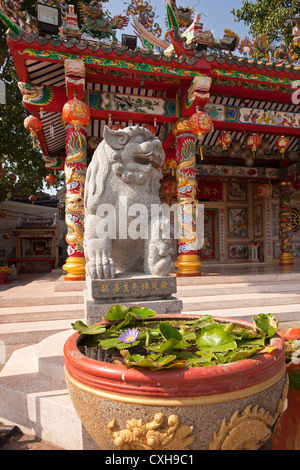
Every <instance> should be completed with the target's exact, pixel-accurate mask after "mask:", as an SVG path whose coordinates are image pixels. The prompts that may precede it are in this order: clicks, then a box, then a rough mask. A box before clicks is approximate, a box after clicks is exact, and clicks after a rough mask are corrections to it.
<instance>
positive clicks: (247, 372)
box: [64, 315, 285, 398]
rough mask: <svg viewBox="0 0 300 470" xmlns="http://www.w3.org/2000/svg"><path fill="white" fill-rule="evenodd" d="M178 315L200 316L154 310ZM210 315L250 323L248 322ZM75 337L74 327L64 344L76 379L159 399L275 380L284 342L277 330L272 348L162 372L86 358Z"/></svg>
mask: <svg viewBox="0 0 300 470" xmlns="http://www.w3.org/2000/svg"><path fill="white" fill-rule="evenodd" d="M178 317H180V318H181V319H183V320H189V319H194V318H199V315H194V316H193V315H189V316H184V317H182V316H180V315H157V316H156V317H155V319H158V320H166V319H170V318H172V319H174V318H178ZM214 318H215V319H216V320H220V321H222V322H226V323H230V322H235V323H238V324H239V325H241V326H245V327H250V328H253V325H252V324H251V323H249V322H245V321H240V320H236V319H229V318H223V317H214ZM152 320H153V319H152ZM101 323H102V324H103V323H106V322H101ZM80 336H81V335H80V334H79V333H78V332H77V333H74V334H73V335H72V336H71V337H70V338H69V339H68V340H67V341H66V343H65V345H64V358H65V369H66V372H67V374H68V375H69V376H70V377H72V378H73V379H75V381H77V382H79V383H81V384H83V385H85V386H87V387H92V388H93V389H96V390H102V391H106V392H112V393H120V394H124V395H131V396H132V395H134V396H149V397H164V398H168V397H172V398H174V397H178V398H181V397H197V396H208V395H218V394H226V393H231V392H236V391H238V390H243V389H248V388H251V387H254V388H255V387H256V386H258V385H259V384H262V383H268V382H270V383H271V382H274V383H275V382H276V381H277V380H279V379H280V377H281V376H282V375H283V374H284V372H285V343H284V340H283V339H282V338H281V337H280V336H279V335H276V336H274V337H273V338H272V339H271V346H273V347H275V348H276V349H275V350H274V351H272V352H271V353H269V354H262V353H261V354H258V355H256V356H254V357H252V358H250V359H243V360H240V361H237V362H233V363H230V364H223V365H217V366H206V367H194V368H190V369H167V370H163V371H151V370H149V369H142V368H137V369H133V368H130V369H128V368H126V367H125V366H121V365H117V364H108V363H105V362H101V361H98V360H95V359H91V358H89V357H87V356H85V355H84V354H82V353H81V352H80V351H79V349H78V341H79V339H80Z"/></svg>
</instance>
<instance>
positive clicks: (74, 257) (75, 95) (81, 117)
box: [62, 59, 90, 281]
mask: <svg viewBox="0 0 300 470" xmlns="http://www.w3.org/2000/svg"><path fill="white" fill-rule="evenodd" d="M65 77H66V91H67V98H68V101H67V102H66V103H65V105H64V107H63V110H62V120H63V122H64V124H65V126H66V133H67V135H66V160H65V181H66V203H65V211H66V216H65V217H66V219H65V220H66V225H67V227H68V233H67V236H66V241H67V243H68V249H67V252H68V258H67V260H66V263H65V264H64V266H63V268H64V269H65V270H66V271H67V275H66V276H65V280H66V281H82V280H85V257H84V244H83V235H84V185H85V178H86V168H87V141H86V126H87V125H88V123H89V120H90V110H89V107H88V106H87V105H86V104H85V102H84V101H83V100H84V97H85V68H84V62H83V61H82V60H77V59H76V60H73V59H66V60H65Z"/></svg>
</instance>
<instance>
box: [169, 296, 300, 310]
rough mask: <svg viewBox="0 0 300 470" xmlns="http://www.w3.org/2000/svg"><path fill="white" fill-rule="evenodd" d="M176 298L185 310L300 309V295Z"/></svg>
mask: <svg viewBox="0 0 300 470" xmlns="http://www.w3.org/2000/svg"><path fill="white" fill-rule="evenodd" d="M176 296H177V297H178V298H179V299H181V300H182V302H183V310H188V311H195V310H197V311H198V310H204V309H206V310H213V309H220V308H224V307H226V308H244V307H259V306H260V307H264V306H270V307H272V305H290V304H298V306H299V309H300V295H299V294H298V293H297V294H295V293H292V292H288V293H287V294H285V293H280V294H278V293H275V292H274V293H253V294H252V295H249V294H235V295H234V294H230V295H218V296H212V295H210V296H201V297H184V296H183V297H182V298H180V295H178V294H176Z"/></svg>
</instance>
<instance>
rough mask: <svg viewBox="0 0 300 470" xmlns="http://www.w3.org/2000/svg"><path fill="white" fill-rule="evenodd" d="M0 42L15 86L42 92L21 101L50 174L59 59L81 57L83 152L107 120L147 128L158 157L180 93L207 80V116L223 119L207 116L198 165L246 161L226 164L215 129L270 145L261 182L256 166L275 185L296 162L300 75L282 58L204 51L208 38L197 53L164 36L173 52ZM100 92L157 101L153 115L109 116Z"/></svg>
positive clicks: (61, 131) (170, 138)
mask: <svg viewBox="0 0 300 470" xmlns="http://www.w3.org/2000/svg"><path fill="white" fill-rule="evenodd" d="M12 29H13V30H12ZM200 29H201V28H200ZM194 31H196V30H195V28H194V26H193V25H191V26H190V29H189V30H187V33H188V32H190V33H193V34H194ZM195 34H196V35H197V34H198V35H199V32H197V31H196V32H195ZM208 36H209V35H208V34H207V37H208ZM201 37H202V36H201ZM148 38H149V36H148ZM7 39H8V44H9V47H10V50H11V53H12V56H13V59H14V62H15V65H16V69H17V73H18V76H19V80H20V82H24V83H25V84H26V83H28V84H29V86H32V87H33V88H34V87H41V89H42V90H43V93H42V98H41V99H37V100H34V99H32V100H29V101H28V102H26V103H24V104H25V106H26V108H27V109H28V110H29V111H30V112H31V114H34V115H36V116H38V115H39V116H40V119H41V121H42V124H43V131H42V133H41V139H40V143H41V148H42V151H43V153H44V156H43V158H44V160H45V164H46V166H47V168H49V169H63V164H64V157H65V138H66V131H65V128H64V126H63V124H62V122H61V112H62V106H63V104H64V103H65V102H66V100H67V95H66V80H65V73H66V71H65V60H66V59H75V60H80V61H82V62H83V63H84V66H85V101H86V102H87V104H89V107H90V111H91V124H90V126H89V128H88V130H87V136H88V139H87V140H88V144H89V147H88V149H89V150H90V153H92V152H93V151H94V149H95V146H97V144H98V143H99V140H100V139H101V136H102V132H103V128H104V126H105V125H107V124H109V122H111V121H110V120H111V119H112V122H121V124H122V125H123V126H127V125H129V124H138V125H141V124H145V123H146V124H147V123H149V124H153V122H156V126H157V135H159V137H160V138H161V140H162V141H163V142H164V148H165V150H167V149H172V147H173V146H174V141H175V138H174V135H173V134H172V125H173V123H174V122H176V120H177V119H178V118H179V117H181V112H182V111H181V109H180V106H181V107H182V106H183V104H182V101H183V99H182V98H180V96H181V97H182V96H184V95H186V94H187V93H188V89H189V87H190V86H191V83H192V82H193V80H194V79H195V77H196V78H197V77H201V76H202V75H207V76H209V77H211V79H212V82H211V88H210V100H209V103H208V107H209V112H211V116H212V117H213V116H214V114H213V113H216V109H217V108H218V110H219V111H218V112H219V114H222V116H223V117H222V118H221V119H220V116H218V115H217V114H215V117H213V119H214V130H213V132H210V133H209V134H208V135H206V136H205V137H204V140H203V142H202V146H203V149H204V150H205V152H204V162H203V164H206V163H207V164H208V163H210V164H215V163H218V164H220V165H227V166H228V167H230V166H236V167H238V166H243V165H244V164H245V163H244V161H243V159H242V158H241V157H240V155H236V156H235V158H233V157H232V155H230V153H226V152H225V153H224V152H220V146H219V145H218V138H219V136H220V134H221V132H222V131H223V130H226V131H229V132H230V133H231V136H232V138H233V140H237V141H239V142H240V143H241V145H243V144H244V142H245V140H246V138H247V135H248V133H249V132H257V133H260V134H261V136H262V137H263V138H268V139H269V140H268V142H269V144H268V149H267V151H266V152H265V153H264V155H262V156H257V157H256V158H255V163H254V165H255V167H258V168H261V179H262V180H263V179H264V178H266V173H264V170H263V168H264V167H267V166H270V167H272V168H274V173H273V177H274V179H280V178H281V176H282V173H281V171H283V169H285V168H286V169H287V168H288V167H289V166H293V165H294V164H295V162H296V161H298V160H299V157H298V154H297V151H298V136H299V127H300V107H299V105H298V104H297V103H293V101H292V94H293V92H294V91H295V88H293V86H294V84H295V83H296V84H297V81H298V77H299V76H300V63H298V62H293V61H291V60H290V59H289V58H288V57H287V56H285V58H284V59H282V60H273V59H272V58H271V57H269V58H267V59H255V58H254V57H253V56H252V55H251V54H250V53H249V52H247V53H244V52H243V51H244V49H243V48H242V46H241V47H240V49H239V50H240V55H235V54H236V51H233V52H226V51H224V50H223V49H222V48H221V46H220V45H218V44H217V43H214V44H213V43H212V38H211V36H209V42H210V46H209V47H207V48H206V49H204V50H199V48H198V47H197V43H193V41H192V39H191V36H190V35H189V34H186V37H185V36H184V35H183V34H179V32H178V31H173V35H172V46H171V47H170V46H169V47H167V48H166V49H165V50H159V51H158V50H154V49H147V48H146V47H143V48H140V47H136V48H135V49H134V50H132V49H131V48H128V47H127V46H124V45H122V44H120V43H118V42H113V41H108V40H91V38H89V37H86V36H84V35H75V36H74V37H71V38H70V37H68V36H63V35H59V36H58V37H55V38H54V37H52V36H50V35H45V36H43V37H42V36H41V35H40V34H39V32H38V31H30V32H28V31H24V30H23V29H21V28H11V30H10V31H9V33H8V37H7ZM244 42H245V44H246V45H247V44H248V42H247V41H244ZM240 43H241V44H242V41H241V42H240ZM105 94H107V96H108V97H110V98H111V97H113V96H115V95H118V98H119V99H120V100H122V99H123V98H124V96H125V95H126V96H129V95H130V96H131V97H140V98H144V99H145V100H146V99H148V101H151V102H152V103H154V101H156V102H159V101H160V103H162V104H160V111H159V113H158V112H157V113H156V111H149V110H148V111H147V112H145V111H143V112H131V113H130V112H128V110H126V109H125V108H124V107H123V108H114V109H113V110H111V109H110V108H109V107H107V106H106V107H105V106H104V104H103V102H104V96H105ZM50 96H51V97H52V98H51V99H50V98H49V97H50ZM47 97H48V98H47ZM101 100H102V101H101ZM23 101H24V96H23ZM106 104H107V103H106ZM124 109H125V111H124ZM162 109H164V111H163V112H162V111H161V110H162ZM41 110H42V112H41ZM206 111H207V109H206ZM270 114H271V117H272V119H273V118H274V119H275V118H276V119H277V121H276V125H275V123H274V121H273V124H272V123H271V124H270V122H271V121H270V119H269V120H268V119H267V118H266V115H267V117H268V116H269V117H270ZM110 116H112V117H110ZM278 123H279V124H278ZM281 134H283V135H286V136H288V137H289V138H290V145H289V148H288V150H287V154H286V156H285V159H284V161H283V160H282V157H281V155H280V154H279V153H278V151H277V150H276V147H275V141H276V138H277V137H278V135H281ZM198 145H199V142H198ZM277 170H278V171H277ZM207 171H208V172H209V170H207ZM296 171H297V173H298V172H299V168H298V170H296ZM258 173H259V172H257V174H258Z"/></svg>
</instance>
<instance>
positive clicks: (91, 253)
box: [84, 126, 173, 279]
mask: <svg viewBox="0 0 300 470" xmlns="http://www.w3.org/2000/svg"><path fill="white" fill-rule="evenodd" d="M163 162H164V151H163V149H162V144H161V142H160V140H159V139H158V138H157V137H155V136H154V135H153V134H152V133H151V132H150V131H149V130H148V129H145V128H143V127H139V126H131V127H128V128H126V129H122V130H118V131H113V130H111V129H110V128H109V127H107V126H105V128H104V134H103V141H102V142H101V143H100V145H99V146H98V148H97V149H96V151H95V153H94V155H93V158H92V161H91V163H90V165H89V167H88V170H87V178H86V184H85V195H84V206H85V225H84V226H85V232H84V247H85V257H86V272H87V275H88V276H90V277H91V278H92V279H110V278H114V277H115V274H116V272H144V273H146V274H153V275H156V276H165V275H168V274H169V273H170V271H171V269H172V266H173V262H172V260H171V256H172V252H173V246H172V245H173V243H172V240H171V237H169V238H166V237H159V236H157V235H156V236H154V237H153V231H152V232H151V223H150V222H153V221H150V216H151V207H153V206H152V205H157V206H160V198H159V187H160V179H161V178H162V175H161V173H160V172H159V171H158V170H157V169H156V167H157V166H161V165H162V164H163ZM136 204H139V205H140V206H134V205H136ZM133 207H135V208H136V207H138V208H141V210H142V209H143V210H144V209H145V208H146V209H147V214H148V215H147V217H148V219H147V220H146V222H149V223H148V224H147V223H144V222H145V219H142V222H141V223H140V227H138V225H139V224H138V219H139V217H138V216H137V213H135V214H133V213H132V212H131V210H132V208H133ZM106 209H107V210H106ZM109 214H110V215H111V214H112V215H113V216H115V217H112V218H109V216H108V215H109ZM113 219H115V220H113ZM143 221H144V222H143ZM124 224H125V230H124ZM131 224H133V226H136V229H139V231H140V232H141V233H143V236H140V237H138V238H137V237H132V236H130V233H126V231H127V229H128V232H130V228H131ZM167 224H168V220H166V219H165V218H161V217H159V218H158V219H157V220H156V227H158V228H161V229H162V228H163V226H166V225H167ZM154 225H155V224H154ZM103 227H104V228H105V227H106V228H110V229H112V230H111V231H110V232H109V231H108V230H107V232H109V235H108V236H107V235H105V234H104V235H103V230H104V229H103ZM145 231H146V232H147V233H146V234H145ZM124 232H125V233H124ZM158 232H159V230H158ZM158 232H156V234H157V233H158ZM160 233H161V231H160ZM111 234H113V236H111ZM145 235H146V236H145ZM151 237H152V238H151Z"/></svg>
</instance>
